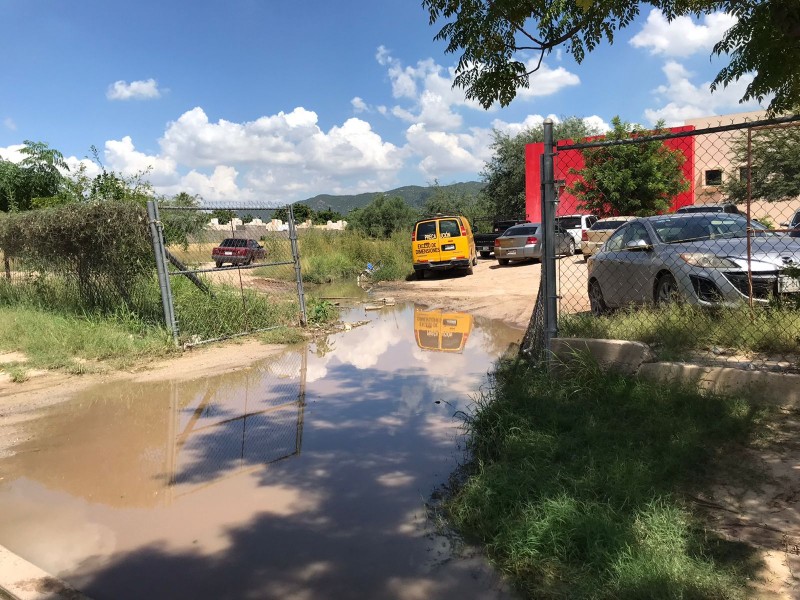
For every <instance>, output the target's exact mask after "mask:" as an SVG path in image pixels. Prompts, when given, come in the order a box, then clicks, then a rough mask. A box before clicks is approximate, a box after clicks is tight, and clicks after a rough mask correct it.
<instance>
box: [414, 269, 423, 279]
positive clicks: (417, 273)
mask: <svg viewBox="0 0 800 600" xmlns="http://www.w3.org/2000/svg"><path fill="white" fill-rule="evenodd" d="M414 277H416V278H417V279H425V271H423V270H422V269H419V270H417V271H414Z"/></svg>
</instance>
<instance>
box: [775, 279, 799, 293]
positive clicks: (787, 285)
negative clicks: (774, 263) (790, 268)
mask: <svg viewBox="0 0 800 600" xmlns="http://www.w3.org/2000/svg"><path fill="white" fill-rule="evenodd" d="M778 292H780V293H781V294H787V293H792V292H800V279H795V278H794V277H788V276H786V275H783V276H781V277H780V278H779V279H778Z"/></svg>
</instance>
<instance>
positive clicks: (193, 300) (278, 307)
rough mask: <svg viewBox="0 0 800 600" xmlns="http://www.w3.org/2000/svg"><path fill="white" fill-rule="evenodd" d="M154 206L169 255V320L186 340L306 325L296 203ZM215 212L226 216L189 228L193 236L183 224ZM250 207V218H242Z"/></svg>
mask: <svg viewBox="0 0 800 600" xmlns="http://www.w3.org/2000/svg"><path fill="white" fill-rule="evenodd" d="M149 208H150V211H151V214H150V217H151V222H152V224H153V226H154V229H153V240H154V248H155V254H156V257H160V256H161V255H163V256H164V260H163V261H162V264H161V265H160V266H159V270H160V279H161V283H162V285H161V289H162V295H163V298H164V314H165V320H166V322H167V326H168V327H169V328H170V329H172V330H173V332H174V334H175V336H176V339H177V340H179V341H180V342H181V343H182V344H183V345H184V346H187V345H189V346H190V345H196V344H199V343H202V342H206V341H211V340H217V339H221V338H226V337H232V336H236V335H243V334H247V333H253V332H256V331H263V330H267V329H271V328H274V327H279V326H285V325H294V324H297V323H305V302H304V294H303V285H302V276H301V272H300V255H299V247H298V240H297V231H296V228H295V224H294V220H293V211H292V208H291V206H287V207H281V208H275V207H259V206H248V207H247V208H246V209H244V208H240V209H236V208H235V207H217V206H203V207H202V209H201V208H197V207H176V206H162V207H160V208H159V207H157V206H155V204H151V206H150V207H149ZM209 211H211V212H210V214H212V215H213V214H224V215H226V218H223V219H222V220H221V219H220V218H219V217H216V218H212V219H211V220H210V222H207V223H205V224H204V225H203V226H202V227H199V228H198V227H196V226H193V227H189V232H188V234H187V233H186V229H187V228H186V227H182V226H181V224H182V223H183V224H186V223H192V222H196V221H197V219H195V218H194V217H193V214H200V213H202V214H208V213H209ZM245 211H247V215H248V216H247V217H245V218H241V217H237V216H235V215H236V214H239V213H244V212H245ZM254 215H255V216H254ZM181 216H182V217H183V218H181ZM221 221H222V222H221ZM159 232H160V235H159ZM159 240H163V242H162V243H159ZM167 284H168V285H167Z"/></svg>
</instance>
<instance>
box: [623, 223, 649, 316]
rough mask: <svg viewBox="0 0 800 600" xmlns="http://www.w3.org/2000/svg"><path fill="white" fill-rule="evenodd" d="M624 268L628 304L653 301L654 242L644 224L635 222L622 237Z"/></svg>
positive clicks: (625, 294) (624, 293) (625, 293)
mask: <svg viewBox="0 0 800 600" xmlns="http://www.w3.org/2000/svg"><path fill="white" fill-rule="evenodd" d="M622 252H623V253H624V255H625V256H624V264H625V266H624V268H625V269H626V271H627V281H628V289H627V290H625V291H624V292H623V295H624V296H625V298H626V300H627V301H628V302H634V303H636V304H644V303H647V302H650V301H652V299H653V279H654V277H655V273H654V268H653V265H654V260H655V255H654V253H653V241H652V238H651V236H650V233H649V232H648V231H647V228H646V227H645V225H644V223H641V222H634V223H631V225H630V226H629V227H628V228H627V230H626V231H625V233H624V235H623V236H622Z"/></svg>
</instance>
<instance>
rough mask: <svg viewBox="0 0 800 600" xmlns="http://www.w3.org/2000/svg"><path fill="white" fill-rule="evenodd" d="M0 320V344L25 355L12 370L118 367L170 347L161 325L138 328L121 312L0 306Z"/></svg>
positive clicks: (160, 353) (166, 351) (163, 353)
mask: <svg viewBox="0 0 800 600" xmlns="http://www.w3.org/2000/svg"><path fill="white" fill-rule="evenodd" d="M0 320H2V323H3V327H2V328H0V347H1V348H4V349H7V350H11V351H17V352H22V353H24V354H25V356H27V358H28V360H27V361H26V363H25V364H24V365H18V366H17V368H23V367H24V368H28V367H31V368H42V369H57V370H64V371H68V372H71V373H82V372H86V370H87V369H89V370H90V367H89V366H87V365H91V364H96V363H99V362H100V361H103V362H108V363H110V364H112V365H113V366H116V367H120V368H122V367H126V366H130V365H132V364H134V363H135V362H137V361H139V360H143V359H146V358H155V357H160V356H166V355H168V354H170V353H172V352H175V351H176V350H175V347H174V345H173V344H172V340H171V339H170V338H169V336H168V335H167V334H166V332H165V331H164V330H163V329H155V328H152V327H144V326H142V324H141V322H139V321H137V320H135V319H133V318H125V317H124V316H117V317H113V318H112V317H108V316H105V317H97V316H89V315H86V316H79V315H71V314H56V313H52V312H49V311H46V310H44V309H40V308H33V307H26V306H0ZM13 376H14V375H13V374H12V377H13Z"/></svg>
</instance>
